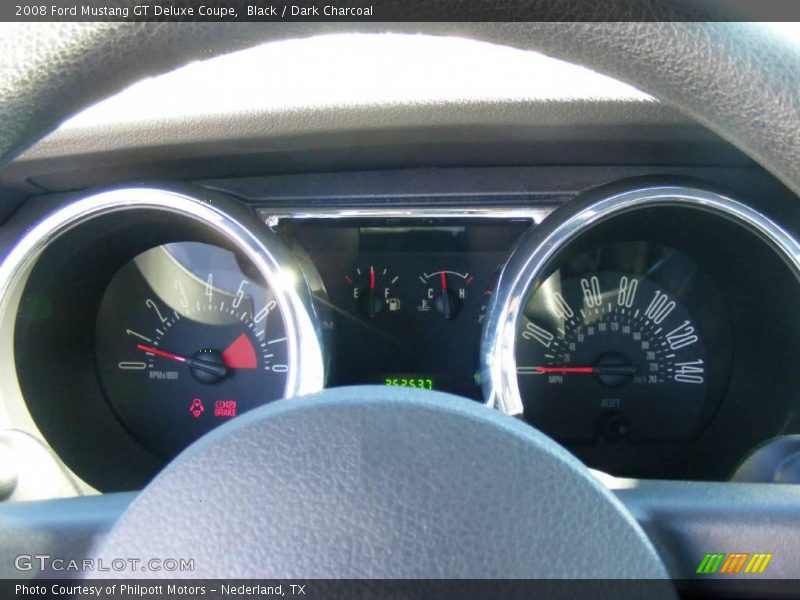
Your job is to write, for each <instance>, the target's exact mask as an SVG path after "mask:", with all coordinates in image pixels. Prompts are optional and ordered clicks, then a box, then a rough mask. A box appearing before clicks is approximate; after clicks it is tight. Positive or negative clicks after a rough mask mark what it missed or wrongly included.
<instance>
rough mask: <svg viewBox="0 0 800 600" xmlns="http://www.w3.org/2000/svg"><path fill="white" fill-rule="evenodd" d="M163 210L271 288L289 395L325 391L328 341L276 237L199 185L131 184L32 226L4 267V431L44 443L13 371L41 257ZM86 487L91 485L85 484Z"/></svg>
mask: <svg viewBox="0 0 800 600" xmlns="http://www.w3.org/2000/svg"><path fill="white" fill-rule="evenodd" d="M130 211H160V212H164V213H165V214H167V213H168V214H170V215H171V216H172V217H177V218H178V219H186V220H187V221H186V222H187V223H189V222H191V223H194V224H196V225H200V226H201V227H202V228H204V229H205V230H206V231H208V232H209V234H211V235H214V236H217V237H219V238H220V239H223V240H225V241H226V242H227V243H229V244H230V245H231V246H232V247H235V248H237V249H239V250H240V251H241V252H242V253H243V254H244V256H246V257H247V258H248V259H249V260H250V261H252V263H253V265H254V266H255V267H256V268H257V269H258V271H259V272H260V274H261V275H262V276H263V278H264V280H265V281H266V283H267V284H268V285H269V287H270V288H271V290H272V291H273V293H274V296H275V300H276V302H277V303H278V306H279V308H280V311H281V314H282V316H283V320H284V324H285V329H286V337H287V342H286V343H287V350H288V357H289V370H288V373H287V378H286V387H285V391H284V397H286V398H292V397H295V396H300V395H304V394H309V393H313V392H317V391H319V390H321V389H322V388H323V386H324V383H325V361H324V344H323V334H322V329H321V324H320V323H319V319H318V318H317V316H316V311H315V306H314V303H313V300H312V293H311V290H310V287H309V284H308V282H307V281H306V278H305V275H304V273H303V271H302V270H301V269H300V268H299V266H298V264H297V262H296V260H295V258H294V256H293V255H292V253H291V251H290V250H289V249H288V248H287V247H286V246H285V245H284V243H283V242H282V241H281V240H280V238H279V236H278V235H277V234H275V233H274V232H272V231H269V229H268V228H266V227H264V225H263V223H262V222H260V221H259V220H258V218H257V216H256V215H255V214H254V213H253V212H252V211H251V210H248V209H247V207H245V206H243V205H241V204H240V203H239V202H237V201H236V200H234V199H232V198H229V197H227V196H223V195H221V194H217V193H214V192H210V191H208V190H203V189H199V188H193V187H192V188H189V187H188V186H187V187H186V188H180V187H176V188H174V189H173V188H156V187H128V188H122V189H113V190H110V191H104V192H100V193H97V194H93V195H90V196H88V197H84V198H81V199H78V200H76V201H73V202H70V203H69V204H66V205H65V206H63V207H61V208H60V209H58V210H56V211H55V212H53V213H51V214H49V215H48V216H46V217H44V218H43V219H42V220H41V221H39V222H38V223H37V224H36V225H34V226H33V227H32V228H31V229H30V230H28V231H27V232H26V233H25V234H24V235H23V236H22V237H21V238H20V239H19V240H18V242H17V243H16V245H15V246H14V247H13V248H12V249H11V251H10V252H9V253H8V255H7V256H6V258H5V260H4V261H3V263H2V264H0V331H3V332H4V334H3V335H2V336H1V337H0V356H3V357H5V359H4V360H3V361H1V364H0V411H2V412H0V425H1V426H2V427H0V428H13V429H16V430H21V431H23V432H26V433H28V434H30V435H32V436H34V437H35V438H37V439H39V440H40V441H42V442H45V443H46V440H45V439H44V436H43V434H42V433H41V431H40V430H39V428H38V427H37V424H36V422H35V421H34V419H33V417H32V416H31V413H30V412H29V410H28V408H27V406H26V402H25V399H24V397H23V393H22V391H21V386H20V382H19V380H18V377H17V373H16V366H15V365H16V360H15V355H14V339H15V329H16V318H17V313H18V309H19V304H20V299H21V297H22V295H23V291H24V289H25V286H26V284H27V282H28V279H29V276H30V274H31V272H32V271H33V269H34V268H35V267H36V265H37V261H38V260H39V259H40V257H41V256H42V255H43V253H44V252H45V251H46V250H47V248H48V247H49V246H50V244H52V243H53V242H54V241H55V240H57V239H59V238H60V237H61V236H63V235H65V234H67V233H68V232H71V231H74V230H75V229H76V228H79V227H82V226H85V225H87V224H89V223H90V222H91V221H92V220H93V219H96V218H98V217H101V216H104V215H109V214H111V213H120V212H130ZM81 487H83V488H84V489H86V487H87V486H81Z"/></svg>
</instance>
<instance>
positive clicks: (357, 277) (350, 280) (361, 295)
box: [344, 265, 400, 319]
mask: <svg viewBox="0 0 800 600" xmlns="http://www.w3.org/2000/svg"><path fill="white" fill-rule="evenodd" d="M399 279H400V276H399V275H394V274H392V273H390V272H389V269H386V268H383V267H380V268H378V267H375V266H373V265H370V266H369V267H366V268H365V267H356V269H355V270H354V271H353V272H352V273H351V274H349V275H345V276H344V280H345V281H346V282H347V285H349V286H352V290H353V292H352V293H353V300H355V301H356V303H358V306H359V308H360V309H361V310H362V312H363V313H364V314H365V315H367V316H368V317H369V318H370V319H374V318H375V317H376V316H378V314H379V313H381V312H383V311H384V310H386V311H388V312H396V311H399V310H400V300H399V299H398V298H396V297H395V296H394V294H393V293H392V290H393V289H394V285H395V284H396V283H397V281H398V280H399Z"/></svg>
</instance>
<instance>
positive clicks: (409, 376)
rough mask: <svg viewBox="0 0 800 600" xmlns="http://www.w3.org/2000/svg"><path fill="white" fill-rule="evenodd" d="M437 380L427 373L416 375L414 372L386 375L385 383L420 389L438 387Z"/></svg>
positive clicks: (390, 385) (392, 385)
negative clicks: (427, 375) (426, 374)
mask: <svg viewBox="0 0 800 600" xmlns="http://www.w3.org/2000/svg"><path fill="white" fill-rule="evenodd" d="M436 383H437V382H436V380H435V379H433V378H432V377H426V376H425V375H415V374H413V373H402V374H400V375H386V376H385V377H384V378H383V384H384V385H386V386H389V387H408V388H416V389H418V390H435V389H437V385H436Z"/></svg>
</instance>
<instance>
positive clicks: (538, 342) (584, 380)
mask: <svg viewBox="0 0 800 600" xmlns="http://www.w3.org/2000/svg"><path fill="white" fill-rule="evenodd" d="M707 363H708V357H707V356H706V347H705V344H704V342H703V339H702V336H701V332H700V330H699V328H698V326H697V325H696V323H695V321H694V319H693V318H692V315H690V314H689V312H688V311H687V309H686V308H685V307H684V305H683V304H682V303H681V302H680V301H679V300H678V299H677V298H676V297H675V295H674V294H672V293H671V292H670V291H668V290H666V289H664V288H663V287H661V286H660V285H658V284H656V283H654V282H652V281H650V280H648V279H647V278H645V277H644V276H642V275H637V274H634V273H630V272H619V271H595V272H587V273H584V274H581V275H579V276H574V277H569V278H566V279H564V280H562V279H561V275H560V272H558V271H557V272H556V273H554V274H553V275H552V276H550V277H549V278H548V279H547V280H546V281H545V282H544V283H543V284H542V285H541V286H540V287H539V288H538V289H537V290H536V291H535V292H534V293H533V294H532V295H531V296H530V297H529V299H528V302H527V304H526V306H525V310H524V313H523V316H522V318H521V319H520V327H519V330H518V333H517V379H518V382H519V388H520V393H521V396H522V401H523V405H524V411H525V418H526V420H528V421H529V422H531V423H533V424H534V425H536V426H537V427H538V428H540V429H542V430H543V431H544V432H545V433H548V434H549V435H551V436H553V437H554V438H556V439H558V440H561V441H564V442H571V443H592V442H594V441H596V440H598V439H600V438H603V439H605V440H619V439H625V440H626V441H628V442H631V443H653V442H666V441H676V440H686V439H689V438H691V437H692V436H694V435H696V433H697V430H698V427H699V426H700V425H702V422H701V421H702V416H703V414H705V410H706V404H705V400H706V396H707V394H708V381H707V379H708V376H707V373H706V366H707Z"/></svg>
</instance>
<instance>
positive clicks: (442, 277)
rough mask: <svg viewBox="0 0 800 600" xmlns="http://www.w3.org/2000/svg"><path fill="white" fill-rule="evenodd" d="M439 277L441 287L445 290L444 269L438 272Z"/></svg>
mask: <svg viewBox="0 0 800 600" xmlns="http://www.w3.org/2000/svg"><path fill="white" fill-rule="evenodd" d="M439 279H440V280H441V282H442V289H443V290H446V289H447V275H445V274H444V271H442V272H441V273H439Z"/></svg>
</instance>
